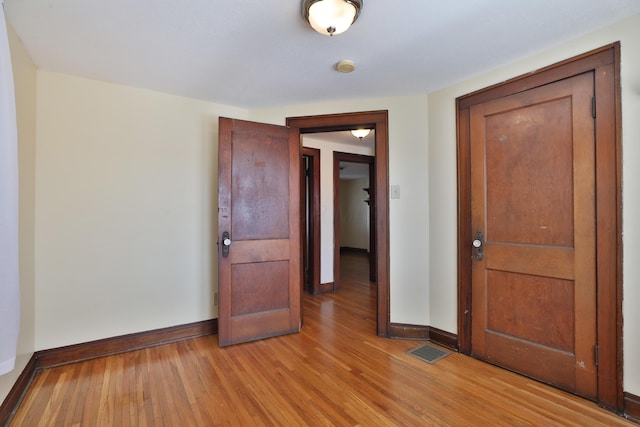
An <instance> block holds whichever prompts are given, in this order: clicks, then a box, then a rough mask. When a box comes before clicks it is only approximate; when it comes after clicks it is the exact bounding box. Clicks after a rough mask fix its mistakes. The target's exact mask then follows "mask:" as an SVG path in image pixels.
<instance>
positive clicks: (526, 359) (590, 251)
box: [470, 72, 597, 399]
mask: <svg viewBox="0 0 640 427" xmlns="http://www.w3.org/2000/svg"><path fill="white" fill-rule="evenodd" d="M593 87H594V77H593V73H591V72H589V73H585V74H582V75H578V76H576V77H572V78H568V79H565V80H561V81H558V82H556V83H552V84H548V85H545V86H541V87H538V88H535V89H530V90H527V91H524V92H521V93H518V94H515V95H511V96H507V97H504V98H499V99H497V100H493V101H488V102H485V103H481V104H478V105H475V106H473V107H471V110H470V135H471V223H472V232H473V234H474V235H473V236H470V237H472V238H475V239H477V240H478V242H474V247H475V246H477V245H480V246H479V247H478V248H476V249H474V251H473V252H472V254H473V257H474V258H475V259H474V261H473V265H472V273H471V275H472V304H471V306H472V327H471V329H472V337H471V347H472V354H473V355H475V356H476V357H478V358H481V359H484V360H487V361H489V362H492V363H495V364H498V365H501V366H503V367H506V368H508V369H511V370H514V371H517V372H520V373H523V374H525V375H528V376H531V377H533V378H536V379H539V380H542V381H544V382H547V383H550V384H553V385H556V386H558V387H560V388H563V389H566V390H569V391H572V392H575V393H578V394H580V395H582V396H585V397H588V398H592V399H594V398H596V396H597V366H596V357H597V355H596V354H595V353H596V351H597V348H596V326H597V325H596V238H595V236H596V228H595V227H596V221H595V218H596V213H595V144H594V116H593V112H592V100H593V96H594V94H593ZM476 233H482V234H481V235H480V234H477V236H476Z"/></svg>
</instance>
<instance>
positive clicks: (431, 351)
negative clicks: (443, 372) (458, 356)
mask: <svg viewBox="0 0 640 427" xmlns="http://www.w3.org/2000/svg"><path fill="white" fill-rule="evenodd" d="M407 353H409V354H410V355H412V356H414V357H417V358H418V359H420V360H424V361H425V362H427V363H436V362H437V361H438V360H440V359H442V358H443V357H446V356H448V355H449V354H451V353H450V352H448V351H446V350H441V349H439V348H437V347H434V346H432V345H431V344H424V345H421V346H420V347H417V348H414V349H413V350H409V351H407Z"/></svg>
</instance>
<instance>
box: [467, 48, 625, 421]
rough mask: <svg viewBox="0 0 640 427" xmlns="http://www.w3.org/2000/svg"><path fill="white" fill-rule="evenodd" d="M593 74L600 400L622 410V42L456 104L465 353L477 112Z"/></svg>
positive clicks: (494, 87) (491, 88)
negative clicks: (498, 101)
mask: <svg viewBox="0 0 640 427" xmlns="http://www.w3.org/2000/svg"><path fill="white" fill-rule="evenodd" d="M588 71H593V72H594V76H595V88H594V89H595V103H594V113H595V128H596V130H595V138H596V153H595V154H596V200H595V203H596V218H597V229H596V250H597V254H598V255H597V259H596V265H597V279H596V280H597V319H596V322H597V346H598V359H599V364H598V396H597V402H598V403H599V404H600V405H601V406H604V407H606V408H609V409H612V410H615V411H621V410H622V408H623V398H624V396H623V390H622V360H623V359H622V225H621V224H622V198H621V170H622V154H621V130H622V128H621V122H620V120H621V114H620V111H621V110H620V108H621V102H620V44H619V43H614V44H611V45H608V46H604V47H602V48H599V49H596V50H594V51H591V52H588V53H585V54H583V55H579V56H577V57H575V58H571V59H568V60H566V61H563V62H560V63H558V64H554V65H551V66H549V67H546V68H543V69H541V70H538V71H536V72H534V73H531V74H526V75H523V76H520V77H516V78H514V79H512V80H508V81H506V82H504V83H501V84H498V85H495V86H491V87H489V88H486V89H482V90H479V91H477V92H474V93H471V94H469V95H465V96H462V97H460V98H458V99H457V100H456V104H457V157H458V241H457V244H458V347H459V350H460V352H461V353H463V354H470V353H471V321H472V319H471V265H472V264H471V260H472V245H471V241H472V240H473V235H472V233H473V230H472V228H471V167H470V158H471V156H470V151H471V150H470V120H469V118H470V108H471V106H473V105H477V104H481V103H484V102H487V101H490V100H493V99H498V98H502V97H505V96H508V95H512V94H515V93H519V92H522V91H525V90H529V89H532V88H535V87H539V86H542V85H545V84H548V83H551V82H555V81H558V80H562V79H565V78H569V77H573V76H576V75H578V74H581V73H584V72H588Z"/></svg>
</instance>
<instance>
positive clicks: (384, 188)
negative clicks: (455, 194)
mask: <svg viewBox="0 0 640 427" xmlns="http://www.w3.org/2000/svg"><path fill="white" fill-rule="evenodd" d="M388 116H389V113H388V111H386V110H378V111H365V112H355V113H342V114H326V115H318V116H300V117H287V120H286V124H287V126H293V127H296V128H298V129H300V134H308V133H322V132H334V131H345V130H350V129H355V128H359V127H364V128H368V129H373V130H374V131H375V132H374V133H375V162H374V168H375V176H374V179H375V183H376V186H375V195H374V197H375V200H376V201H377V203H376V207H375V216H376V220H375V229H376V253H377V256H376V260H377V279H378V281H377V295H378V301H377V315H376V333H377V335H378V336H381V337H387V336H389V319H390V318H389V176H388V175H389V172H388V170H389V125H388V122H389V118H388Z"/></svg>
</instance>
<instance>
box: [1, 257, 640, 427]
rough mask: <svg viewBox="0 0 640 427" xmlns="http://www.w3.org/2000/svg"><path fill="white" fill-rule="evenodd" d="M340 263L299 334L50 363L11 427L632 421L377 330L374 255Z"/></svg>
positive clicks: (307, 305)
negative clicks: (418, 352) (429, 357)
mask: <svg viewBox="0 0 640 427" xmlns="http://www.w3.org/2000/svg"><path fill="white" fill-rule="evenodd" d="M342 266H343V273H342V276H341V277H342V284H343V288H342V289H341V290H340V291H339V292H337V293H331V294H325V295H320V296H309V295H306V296H305V298H304V326H303V329H302V332H301V333H298V334H293V335H288V336H283V337H277V338H271V339H266V340H263V341H258V342H254V343H248V344H240V345H235V346H232V347H228V348H224V349H221V348H219V347H218V345H217V337H216V336H208V337H202V338H196V339H191V340H187V341H182V342H179V343H175V344H170V345H164V346H161V347H155V348H149V349H145V350H139V351H134V352H129V353H125V354H119V355H115V356H109V357H103V358H99V359H95V360H91V361H86V362H81V363H75V364H71V365H67V366H61V367H57V368H51V369H48V370H44V371H41V372H39V373H38V374H37V375H36V377H35V378H34V381H33V383H32V385H31V387H30V389H29V390H28V392H27V393H26V395H25V397H24V400H23V402H22V404H21V406H20V407H19V408H18V411H17V413H16V414H15V416H14V417H13V419H12V422H11V424H10V425H11V426H64V427H71V426H91V427H93V426H172V427H173V426H179V427H185V426H222V425H230V426H254V425H255V426H307V425H308V426H430V425H452V426H513V425H517V426H528V425H530V426H556V425H562V426H564V425H571V426H614V425H631V426H634V425H636V424H633V423H631V422H629V421H626V420H624V419H623V418H621V417H619V416H617V415H615V414H612V413H610V412H607V411H605V410H603V409H600V408H598V407H597V405H595V404H594V403H592V402H589V401H586V400H583V399H581V398H578V397H575V396H573V395H571V394H568V393H565V392H562V391H559V390H556V389H554V388H552V387H549V386H546V385H543V384H540V383H538V382H536V381H533V380H530V379H527V378H525V377H522V376H519V375H516V374H513V373H511V372H508V371H506V370H503V369H500V368H497V367H495V366H492V365H489V364H486V363H483V362H480V361H478V360H475V359H473V358H470V357H467V356H463V355H460V354H456V353H453V354H451V355H449V356H447V357H445V358H444V359H442V360H440V361H438V362H436V363H435V364H433V365H430V364H428V363H426V362H424V361H421V360H419V359H417V358H415V357H412V356H410V355H408V354H407V353H406V351H407V350H410V349H412V348H415V347H417V346H419V345H421V344H423V343H422V342H420V341H409V340H397V339H385V338H378V337H377V336H376V335H375V300H376V296H375V286H374V285H372V284H370V283H369V282H368V281H367V265H366V258H363V256H362V255H345V256H344V258H343V260H342ZM392 297H393V293H392ZM452 309H453V308H452Z"/></svg>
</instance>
